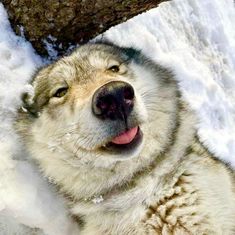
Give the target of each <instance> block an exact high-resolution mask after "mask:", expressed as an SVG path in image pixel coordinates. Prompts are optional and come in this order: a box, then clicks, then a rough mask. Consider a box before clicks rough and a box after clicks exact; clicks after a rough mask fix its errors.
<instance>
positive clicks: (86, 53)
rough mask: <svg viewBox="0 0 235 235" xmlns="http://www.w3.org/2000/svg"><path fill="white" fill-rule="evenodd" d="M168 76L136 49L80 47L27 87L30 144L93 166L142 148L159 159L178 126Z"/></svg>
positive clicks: (173, 90) (172, 86) (136, 154)
mask: <svg viewBox="0 0 235 235" xmlns="http://www.w3.org/2000/svg"><path fill="white" fill-rule="evenodd" d="M171 77H172V75H171V73H170V72H168V71H167V70H165V69H163V68H162V67H160V66H157V65H155V64H154V63H152V62H151V61H150V60H148V59H146V58H145V57H144V56H142V55H141V54H140V53H139V52H138V51H135V50H134V49H130V48H124V49H123V48H119V47H116V46H112V45H106V44H89V45H85V46H82V47H80V48H79V49H78V50H76V51H75V52H74V53H73V54H71V55H70V56H68V57H64V58H63V59H61V60H59V61H58V62H56V63H55V64H53V65H50V66H49V67H46V68H44V69H42V70H41V71H40V72H39V73H38V74H37V75H36V77H35V79H34V81H33V87H34V91H35V93H34V96H33V97H32V100H33V102H32V104H30V105H29V106H28V109H29V110H33V111H32V112H34V113H35V112H38V113H40V115H39V116H38V117H36V118H34V119H33V122H32V124H31V125H32V133H31V134H32V136H33V138H34V143H37V145H38V147H39V146H41V147H42V149H43V151H42V154H43V152H44V153H46V152H47V151H49V152H51V153H55V155H54V156H57V157H58V158H62V160H66V161H70V162H73V163H74V164H75V162H76V164H80V163H83V164H84V163H85V164H92V165H93V166H105V164H106V163H107V162H110V161H112V162H115V161H120V160H125V159H130V158H135V157H139V156H140V153H141V151H142V149H143V148H145V149H148V152H149V153H150V154H151V153H156V154H159V153H160V152H162V151H164V149H165V148H166V147H167V145H168V143H169V142H170V141H171V135H172V133H173V130H174V128H175V123H176V121H175V119H176V116H177V115H176V113H177V99H176V94H177V91H176V88H175V84H174V82H173V81H172V80H171ZM150 150H151V151H150Z"/></svg>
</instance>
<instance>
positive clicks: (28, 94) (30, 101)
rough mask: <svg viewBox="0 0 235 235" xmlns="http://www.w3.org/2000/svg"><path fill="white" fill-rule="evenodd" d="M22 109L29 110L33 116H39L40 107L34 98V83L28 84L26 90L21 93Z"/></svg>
mask: <svg viewBox="0 0 235 235" xmlns="http://www.w3.org/2000/svg"><path fill="white" fill-rule="evenodd" d="M21 100H22V110H23V111H24V112H28V113H29V114H30V115H31V116H32V117H35V118H36V117H38V116H39V109H38V107H37V104H36V102H35V99H34V91H33V87H32V85H28V87H27V89H26V91H25V92H24V93H23V94H22V95H21Z"/></svg>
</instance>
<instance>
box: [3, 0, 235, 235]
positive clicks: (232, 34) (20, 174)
mask: <svg viewBox="0 0 235 235" xmlns="http://www.w3.org/2000/svg"><path fill="white" fill-rule="evenodd" d="M234 22H235V7H234V3H233V0H223V1H221V0H203V1H202V0H173V1H171V2H166V3H162V4H160V6H159V7H158V8H156V9H153V10H151V11H149V12H147V13H145V14H142V15H139V16H137V17H135V18H133V19H131V20H129V21H127V22H126V23H123V24H121V25H118V26H116V27H114V28H111V29H110V30H109V31H107V32H106V33H104V35H103V37H104V38H108V39H109V40H111V41H114V42H115V43H117V44H119V45H121V46H134V47H136V48H139V49H141V50H142V51H143V52H144V53H145V54H146V55H148V56H149V57H151V58H152V59H153V60H155V61H157V62H159V63H161V64H163V65H165V66H167V67H169V68H170V69H172V70H173V71H174V72H175V74H176V79H177V80H178V81H179V86H180V89H181V91H182V93H183V95H184V97H185V99H186V100H187V101H188V102H189V103H190V105H191V107H192V108H193V109H194V110H195V111H196V113H197V115H198V117H199V120H200V121H199V123H198V133H199V136H200V139H201V140H202V141H203V142H204V143H205V145H206V146H208V148H209V149H210V151H212V152H213V153H215V155H216V156H217V157H218V158H219V159H221V160H223V161H226V162H228V163H229V164H231V166H233V167H235V92H234V89H235V28H234V26H233V23H234ZM0 58H1V60H0V121H1V122H0V123H1V124H0V128H1V129H0V158H1V164H0V235H3V234H4V235H7V234H8V235H12V234H13V232H14V231H17V233H16V234H18V235H20V234H29V235H30V234H31V233H33V230H30V229H29V228H26V227H24V226H20V225H19V223H23V224H25V225H27V226H30V227H38V228H41V229H43V230H44V233H45V234H49V235H53V234H57V235H59V234H61V235H67V234H71V235H72V232H70V231H69V230H70V229H72V230H73V229H74V228H73V224H71V221H70V220H69V219H68V217H67V216H66V209H65V208H64V206H63V201H62V199H60V198H58V197H57V196H56V195H55V194H54V192H53V191H52V190H51V189H50V188H49V186H48V185H47V183H46V182H45V181H44V180H43V179H41V177H40V175H39V173H37V170H36V169H34V167H33V166H32V165H30V164H29V163H28V162H26V161H25V156H24V154H23V153H22V151H21V146H20V144H19V141H18V140H17V136H16V135H15V133H14V130H13V128H12V119H13V118H14V116H15V113H16V109H17V108H18V107H20V94H21V93H22V91H24V90H25V89H27V85H26V83H27V81H28V80H29V78H30V76H31V74H32V73H33V71H34V70H35V68H36V67H38V66H39V65H40V64H41V60H40V58H39V57H38V56H36V55H35V54H34V52H33V49H32V48H31V45H30V44H29V43H27V42H26V41H25V40H24V39H22V38H20V37H17V36H15V35H14V33H13V32H12V30H11V28H10V26H9V22H8V20H7V15H6V13H5V10H4V9H3V6H2V5H1V4H0ZM3 229H4V232H2V231H3ZM75 230H76V228H75ZM75 230H74V233H76V232H75ZM38 234H40V231H38Z"/></svg>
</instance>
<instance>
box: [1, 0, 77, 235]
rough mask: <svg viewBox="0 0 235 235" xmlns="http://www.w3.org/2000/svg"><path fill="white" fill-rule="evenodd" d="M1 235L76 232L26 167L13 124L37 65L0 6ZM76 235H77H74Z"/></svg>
mask: <svg viewBox="0 0 235 235" xmlns="http://www.w3.org/2000/svg"><path fill="white" fill-rule="evenodd" d="M0 58H1V60H0V159H1V162H0V234H1V235H13V234H15V235H26V234H27V235H29V234H31V233H33V232H35V233H34V234H36V232H37V234H41V232H40V231H34V230H30V229H29V228H27V227H24V226H21V225H19V223H23V224H25V225H27V226H30V227H37V228H41V229H43V230H44V232H45V233H46V234H51V235H58V234H60V235H65V234H66V235H71V234H72V233H73V231H72V230H74V232H75V231H76V228H74V225H73V224H72V223H71V221H70V219H69V218H68V217H67V212H66V209H65V208H64V205H63V201H62V199H61V198H59V197H57V196H56V194H55V193H54V192H53V191H52V190H51V189H50V187H49V186H48V184H47V182H45V181H44V180H43V179H42V178H41V176H40V175H39V173H38V172H37V170H36V169H35V168H34V167H33V166H32V165H31V164H29V163H28V162H27V161H25V155H24V153H23V152H22V149H21V146H20V144H19V141H18V139H17V136H16V134H15V133H14V130H13V127H12V120H13V119H14V116H15V114H16V110H17V109H18V108H19V107H20V94H21V93H22V92H23V91H25V90H26V89H28V87H27V85H26V83H27V81H28V80H29V79H30V77H31V75H32V73H33V72H34V70H35V69H36V67H38V66H39V65H40V64H41V59H40V58H39V57H38V56H37V55H35V54H34V51H33V49H32V47H31V45H30V44H29V43H28V42H26V41H25V40H24V39H23V38H20V37H17V36H16V35H15V34H14V33H13V32H12V30H11V28H10V25H9V22H8V19H7V15H6V12H5V10H4V8H3V6H2V4H0ZM75 234H77V233H75Z"/></svg>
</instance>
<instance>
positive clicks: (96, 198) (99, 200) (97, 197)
mask: <svg viewBox="0 0 235 235" xmlns="http://www.w3.org/2000/svg"><path fill="white" fill-rule="evenodd" d="M91 201H92V202H93V203H94V204H99V203H101V202H103V201H104V198H103V196H102V195H100V196H96V197H94V198H93V199H92V200H91Z"/></svg>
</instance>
